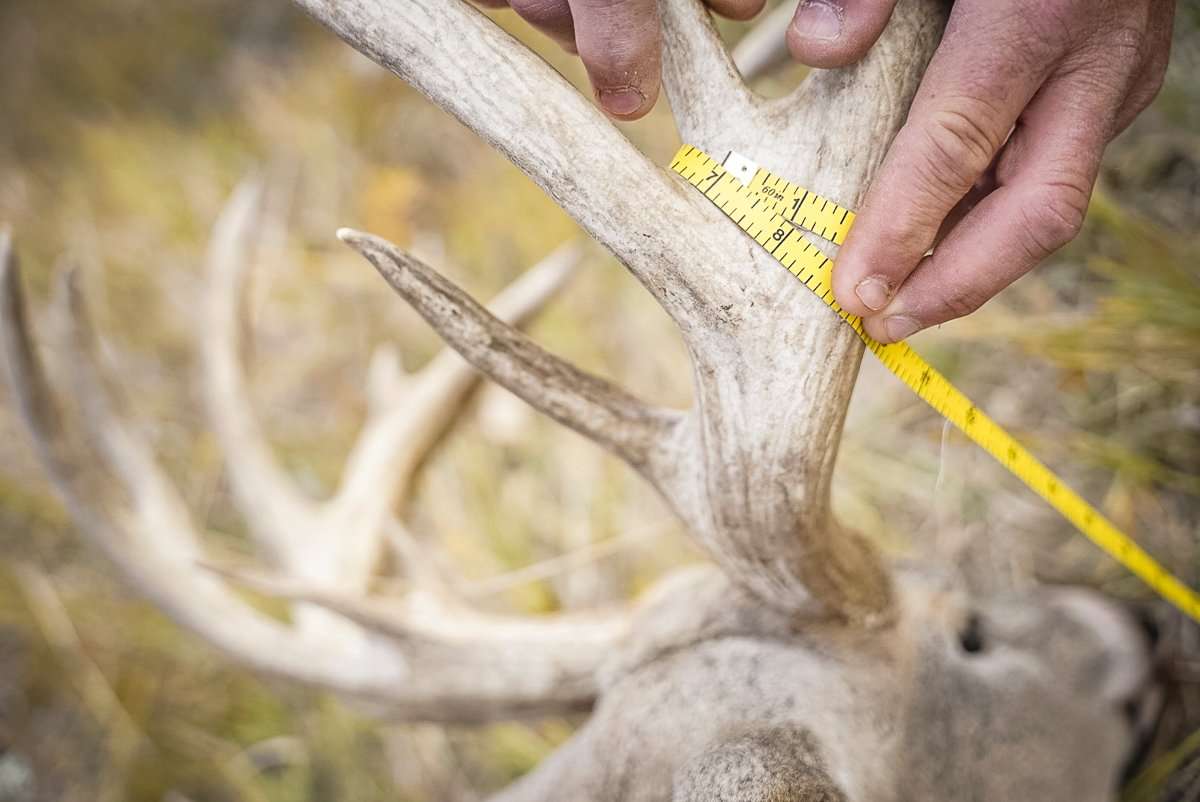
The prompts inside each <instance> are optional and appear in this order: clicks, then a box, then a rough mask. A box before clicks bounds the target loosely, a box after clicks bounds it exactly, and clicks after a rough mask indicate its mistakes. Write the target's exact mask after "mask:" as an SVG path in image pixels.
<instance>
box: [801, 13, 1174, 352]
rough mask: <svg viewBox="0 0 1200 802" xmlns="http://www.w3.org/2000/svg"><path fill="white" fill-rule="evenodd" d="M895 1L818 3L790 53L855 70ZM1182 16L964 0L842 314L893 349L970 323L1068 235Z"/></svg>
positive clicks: (844, 291) (881, 195)
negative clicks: (942, 327) (929, 332)
mask: <svg viewBox="0 0 1200 802" xmlns="http://www.w3.org/2000/svg"><path fill="white" fill-rule="evenodd" d="M894 5H895V0H827V1H823V0H809V2H805V3H802V5H801V6H800V8H799V9H798V10H797V14H796V18H795V20H794V21H793V23H792V26H791V28H790V29H789V31H788V45H789V47H790V48H791V50H792V53H793V54H794V55H795V56H796V57H797V58H798V59H800V60H801V61H803V62H805V63H807V64H810V65H813V66H819V67H836V66H842V65H845V64H848V63H851V62H853V61H856V60H857V59H859V58H861V57H862V55H864V54H865V52H866V51H867V49H868V48H870V46H871V45H872V44H873V43H874V41H875V39H876V38H877V37H878V36H879V34H880V32H881V31H882V30H883V28H884V26H885V25H886V24H887V20H888V17H889V16H890V14H891V11H892V7H893V6H894ZM1173 13H1174V2H1173V0H957V2H956V3H955V4H954V8H953V11H952V12H951V15H950V21H949V24H948V25H947V27H946V32H945V35H944V37H943V39H942V43H941V45H940V46H939V47H938V50H937V52H936V54H935V55H934V57H933V59H932V61H931V62H930V65H929V69H928V71H927V72H926V74H925V77H924V79H923V80H922V83H921V86H920V89H919V90H918V92H917V95H916V98H915V99H914V101H913V105H912V109H911V111H910V112H909V116H908V120H907V122H906V123H905V125H904V127H903V128H902V129H901V131H900V132H899V134H897V136H896V139H895V141H894V142H893V143H892V146H891V148H890V150H889V152H888V155H887V157H886V159H885V160H884V162H883V164H882V166H881V167H880V169H879V172H878V173H877V175H876V177H875V179H874V181H873V182H872V184H871V187H870V189H869V190H868V192H867V195H866V198H865V199H864V201H863V203H862V205H861V210H860V214H859V216H858V219H857V221H856V223H855V226H854V229H853V231H852V232H851V234H850V236H849V237H848V238H847V240H846V244H845V246H844V247H843V248H842V250H841V253H840V255H839V257H838V260H837V265H836V267H835V269H834V272H833V285H834V294H835V296H836V298H837V300H838V303H839V304H841V306H842V307H844V308H845V309H847V310H848V311H850V312H852V313H855V314H858V315H862V316H863V317H864V324H865V327H866V330H867V331H868V333H870V334H871V336H873V337H874V338H876V339H877V340H879V341H881V342H894V341H896V340H901V339H904V338H905V337H908V336H909V335H911V334H913V333H915V332H917V331H919V330H920V329H923V328H926V327H929V326H933V325H936V324H939V323H942V322H945V321H947V320H951V319H953V318H957V317H961V316H963V315H966V314H968V313H970V312H973V311H974V310H975V309H977V308H978V307H979V306H981V305H982V304H983V303H984V302H986V301H987V300H988V299H990V298H991V297H992V296H993V295H995V294H996V293H997V292H999V291H1000V290H1001V289H1003V288H1004V287H1006V286H1008V285H1009V284H1010V283H1012V282H1013V281H1015V280H1016V279H1017V278H1019V277H1021V276H1022V275H1024V274H1025V273H1027V272H1028V271H1029V270H1031V269H1032V268H1033V267H1034V266H1036V265H1037V264H1038V262H1040V261H1041V260H1042V259H1044V258H1045V257H1046V256H1048V255H1049V254H1051V253H1052V252H1054V251H1055V250H1057V249H1058V248H1060V247H1062V246H1063V245H1065V244H1066V243H1067V242H1069V241H1070V240H1071V239H1073V238H1074V237H1075V235H1076V234H1077V233H1078V232H1079V229H1080V226H1081V225H1082V223H1083V218H1084V214H1085V213H1086V211H1087V205H1088V200H1089V198H1090V196H1091V192H1092V188H1093V185H1094V184H1095V181H1096V175H1097V172H1098V170H1099V165H1100V157H1101V155H1102V154H1103V151H1104V148H1105V147H1106V146H1107V145H1108V143H1109V142H1110V141H1111V140H1112V139H1113V137H1115V136H1116V135H1117V133H1119V132H1120V131H1121V130H1122V129H1124V128H1125V127H1126V126H1127V125H1129V123H1130V122H1132V120H1133V118H1134V117H1135V116H1136V115H1137V114H1138V113H1139V112H1140V111H1141V110H1142V109H1144V108H1145V107H1146V106H1147V105H1148V104H1149V102H1150V100H1151V99H1152V98H1153V97H1154V95H1155V94H1156V93H1157V92H1158V89H1159V87H1160V85H1161V82H1162V77H1163V74H1164V72H1165V70H1166V64H1167V56H1168V50H1169V47H1170V38H1171V25H1172V17H1173ZM935 242H936V243H937V248H936V250H935V251H934V252H933V254H932V255H929V256H926V253H927V252H928V251H929V249H930V248H931V247H933V246H934V244H935Z"/></svg>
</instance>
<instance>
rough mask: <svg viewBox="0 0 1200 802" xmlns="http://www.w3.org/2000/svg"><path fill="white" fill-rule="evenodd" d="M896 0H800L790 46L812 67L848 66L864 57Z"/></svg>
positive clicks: (791, 28)
mask: <svg viewBox="0 0 1200 802" xmlns="http://www.w3.org/2000/svg"><path fill="white" fill-rule="evenodd" d="M895 7H896V0H800V6H799V7H798V8H797V9H796V16H795V17H794V18H793V19H792V24H791V25H790V26H789V27H788V32H787V42H788V49H789V50H791V51H792V55H793V56H795V58H796V60H797V61H800V62H801V63H803V64H807V65H808V66H810V67H822V68H826V69H828V68H832V67H845V66H846V65H848V64H853V63H854V62H856V61H858V60H859V59H861V58H862V57H863V56H865V55H866V54H867V51H868V50H870V49H871V45H873V44H875V40H876V39H878V38H879V34H881V33H883V29H884V28H885V27H887V24H888V20H889V19H891V17H892V9H894V8H895Z"/></svg>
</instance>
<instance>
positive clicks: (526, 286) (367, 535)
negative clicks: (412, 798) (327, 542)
mask: <svg viewBox="0 0 1200 802" xmlns="http://www.w3.org/2000/svg"><path fill="white" fill-rule="evenodd" d="M582 256H583V249H582V247H581V246H580V245H579V244H578V243H568V244H566V245H563V246H561V247H560V248H558V249H557V250H555V251H554V252H552V253H551V254H550V255H549V256H547V257H546V258H545V259H543V260H542V261H541V262H539V263H538V264H536V265H535V266H534V267H532V268H530V269H529V270H528V271H527V272H526V273H525V274H524V275H522V276H521V277H520V278H518V279H517V280H516V281H514V282H513V283H512V284H510V285H509V286H508V287H507V288H505V289H504V291H502V292H501V293H500V294H499V295H498V296H496V298H495V299H494V300H493V301H492V303H491V304H490V307H491V309H492V311H493V313H494V314H495V315H496V317H497V318H498V319H499V320H503V321H506V322H508V323H511V324H512V325H516V326H519V325H522V324H524V323H526V322H527V321H528V320H529V319H530V318H531V317H532V316H533V315H534V314H536V313H537V312H538V311H540V310H541V309H542V308H543V307H544V306H545V305H546V303H547V302H548V301H549V300H550V299H551V298H553V297H554V296H555V295H556V294H557V293H558V291H559V290H560V289H562V287H563V286H564V285H565V284H566V282H567V281H568V280H569V279H570V278H571V276H572V275H573V274H574V272H575V270H576V268H577V267H578V265H579V263H580V261H581V259H582ZM480 379H481V376H480V374H479V372H478V371H476V370H475V368H474V367H472V366H471V365H470V364H469V363H468V362H465V361H464V360H463V359H462V357H460V356H459V355H458V354H457V353H455V352H454V351H452V350H449V349H447V350H446V351H444V352H443V353H441V354H439V355H438V356H436V357H435V358H434V359H433V361H432V362H430V363H429V364H428V365H426V366H425V367H424V368H423V369H422V370H421V371H419V372H418V373H416V374H415V375H412V376H410V377H409V379H408V383H407V387H406V389H405V393H404V398H403V403H396V404H393V405H392V406H391V407H390V408H388V409H385V410H382V411H380V412H379V413H377V414H376V415H374V416H373V417H372V418H371V419H369V420H368V422H367V424H366V426H364V427H363V430H362V432H361V433H360V435H359V437H358V440H357V442H356V443H355V445H354V448H353V449H352V450H351V453H350V456H349V458H348V459H347V461H346V468H345V471H344V473H343V477H342V482H341V485H340V487H339V489H338V491H337V493H336V495H335V496H334V497H333V498H332V499H331V501H330V502H329V518H330V520H327V521H326V525H327V528H328V529H329V530H330V531H332V532H335V533H337V534H336V536H337V537H338V538H339V541H340V546H339V549H340V553H339V556H338V560H339V562H341V563H342V569H341V570H342V579H343V581H344V583H347V585H348V586H351V587H355V586H361V585H362V584H363V583H364V582H365V580H366V578H367V576H368V574H369V572H370V569H371V567H372V565H373V564H374V561H375V557H376V555H377V553H378V550H379V546H380V544H381V542H382V540H383V537H384V533H385V528H386V524H387V520H388V519H389V517H390V516H391V515H392V511H393V509H394V508H395V505H396V503H397V502H399V501H402V500H403V499H404V497H405V495H406V494H407V492H408V490H409V484H410V482H411V480H412V476H413V474H414V472H415V470H416V469H417V467H418V466H419V465H420V463H421V462H422V461H423V460H424V459H425V457H426V456H427V455H428V454H429V453H430V451H432V450H433V449H434V448H435V447H436V446H437V444H438V443H439V442H441V440H442V439H443V438H444V437H445V436H446V434H447V432H448V431H449V430H450V428H451V426H452V425H453V423H454V422H455V420H456V419H457V417H458V415H459V413H460V411H461V409H462V407H463V405H464V404H465V403H466V401H467V399H468V398H469V397H470V395H471V392H472V391H473V390H474V389H475V387H477V386H478V384H479V381H480Z"/></svg>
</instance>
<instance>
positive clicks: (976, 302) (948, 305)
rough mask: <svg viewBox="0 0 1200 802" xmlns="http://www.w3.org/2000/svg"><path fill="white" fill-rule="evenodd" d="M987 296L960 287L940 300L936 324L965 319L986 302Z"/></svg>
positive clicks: (969, 288) (975, 290)
mask: <svg viewBox="0 0 1200 802" xmlns="http://www.w3.org/2000/svg"><path fill="white" fill-rule="evenodd" d="M988 298H989V296H988V295H986V294H985V293H984V292H982V291H980V290H977V289H974V288H972V287H961V288H959V289H957V290H956V291H955V292H953V293H951V294H950V295H947V296H946V297H945V298H943V299H942V302H941V304H940V309H939V310H938V312H937V315H936V317H937V320H938V322H945V321H947V320H956V319H958V318H960V317H966V316H967V315H969V314H971V313H972V312H974V311H975V310H977V309H979V307H981V306H983V305H984V304H985V303H987V302H988Z"/></svg>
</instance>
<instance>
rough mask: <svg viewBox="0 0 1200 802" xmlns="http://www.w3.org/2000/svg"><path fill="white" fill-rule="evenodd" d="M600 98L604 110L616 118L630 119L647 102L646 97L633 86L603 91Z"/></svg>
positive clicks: (599, 94) (600, 92)
mask: <svg viewBox="0 0 1200 802" xmlns="http://www.w3.org/2000/svg"><path fill="white" fill-rule="evenodd" d="M598 96H599V98H600V105H601V106H603V107H604V110H605V111H607V112H608V113H609V114H612V115H614V116H616V117H628V116H629V115H630V114H633V113H634V112H635V111H637V110H638V109H640V108H641V107H642V105H643V104H644V103H645V102H646V96H645V95H643V94H642V93H641V92H639V91H638V90H637V89H635V88H634V87H632V86H624V87H621V88H620V89H601V90H600V91H599V93H598Z"/></svg>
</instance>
